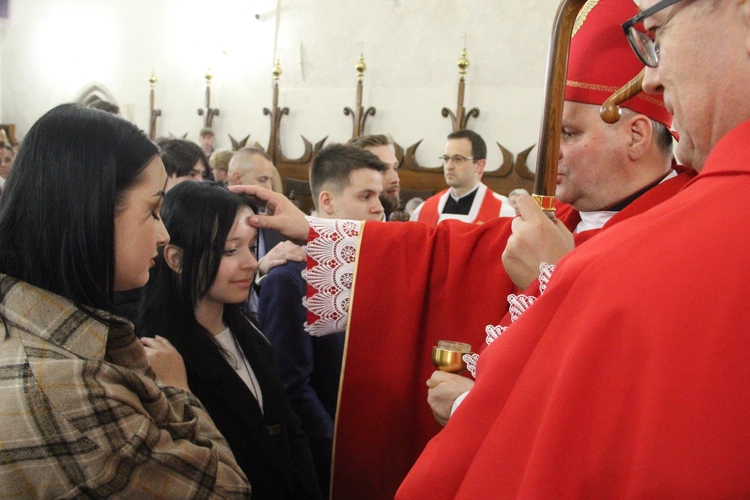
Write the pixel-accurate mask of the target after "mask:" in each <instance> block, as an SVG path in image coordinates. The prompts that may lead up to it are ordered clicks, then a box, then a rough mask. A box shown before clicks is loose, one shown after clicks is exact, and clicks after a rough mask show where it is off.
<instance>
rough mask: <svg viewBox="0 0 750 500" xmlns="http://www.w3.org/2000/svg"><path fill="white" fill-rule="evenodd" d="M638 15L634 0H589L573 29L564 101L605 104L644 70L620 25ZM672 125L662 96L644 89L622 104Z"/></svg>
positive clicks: (669, 125)
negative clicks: (647, 92) (654, 94)
mask: <svg viewBox="0 0 750 500" xmlns="http://www.w3.org/2000/svg"><path fill="white" fill-rule="evenodd" d="M636 14H638V8H637V7H636V5H635V4H634V3H633V0H589V1H588V2H586V5H584V6H583V8H582V9H581V11H580V13H579V14H578V18H577V19H576V22H575V27H574V28H573V38H572V40H571V42H570V59H569V63H568V75H567V76H568V78H567V82H566V86H565V100H566V101H573V102H582V103H586V104H597V105H602V104H604V101H606V100H607V99H608V98H609V97H610V96H611V95H612V94H613V93H614V92H616V91H617V90H618V89H619V88H620V87H622V86H623V85H625V84H626V83H628V82H629V81H630V80H631V79H632V78H633V77H634V76H636V75H637V74H638V73H639V72H640V71H641V70H642V69H643V63H642V62H641V61H640V60H639V59H638V56H636V55H635V54H634V53H633V49H631V48H630V44H629V43H628V40H627V38H626V37H625V34H624V33H623V32H622V28H621V27H620V25H621V24H622V23H624V22H625V21H627V20H628V19H630V18H631V17H633V16H635V15H636ZM620 106H621V107H625V108H629V109H631V110H633V111H635V112H636V113H641V114H644V115H646V116H648V117H649V118H651V119H653V120H656V121H657V122H660V123H663V124H664V125H666V126H667V128H670V127H671V126H672V115H670V114H669V113H668V112H667V109H666V108H665V107H664V100H663V99H662V98H661V96H652V95H648V94H645V93H643V92H641V93H640V94H638V95H637V96H636V97H633V98H632V99H629V100H627V101H625V102H624V103H622V104H620Z"/></svg>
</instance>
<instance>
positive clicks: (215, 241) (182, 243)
mask: <svg viewBox="0 0 750 500" xmlns="http://www.w3.org/2000/svg"><path fill="white" fill-rule="evenodd" d="M244 207H250V208H252V205H250V203H249V202H248V200H247V199H246V198H244V197H242V196H239V195H236V194H233V193H230V192H229V191H227V190H226V189H224V188H222V187H221V186H219V185H217V184H213V183H205V182H200V183H196V182H182V183H180V184H177V185H176V186H175V187H173V188H172V189H171V190H170V191H169V192H168V193H167V195H166V196H165V197H164V203H163V205H162V207H161V217H162V220H163V221H164V225H165V226H166V228H167V231H169V235H170V244H172V245H175V246H177V247H179V248H180V249H181V250H182V257H181V265H180V273H179V274H178V273H176V272H174V271H173V270H172V269H171V268H170V267H169V265H168V264H167V262H166V260H165V259H164V255H163V249H162V250H160V256H159V258H158V259H157V262H156V266H155V267H154V268H153V269H152V273H151V279H149V282H148V285H146V290H145V292H144V294H143V301H142V302H141V310H140V314H139V316H138V320H137V322H136V323H137V325H138V334H139V335H154V334H157V335H161V336H163V337H166V338H167V339H169V340H170V342H172V344H174V346H175V347H176V348H177V350H178V351H179V352H180V354H182V357H183V358H184V359H185V366H187V367H188V371H189V372H192V373H202V374H209V375H210V374H211V373H213V371H214V369H213V366H215V365H214V363H215V362H216V360H217V357H216V355H218V354H219V353H220V351H219V347H218V345H217V344H216V342H215V341H214V339H213V336H212V335H211V334H210V333H209V332H208V331H207V330H206V329H205V328H204V327H203V326H202V325H201V324H200V323H198V320H196V318H195V308H196V306H197V305H198V302H199V301H200V300H201V299H202V298H203V297H205V295H206V294H207V293H208V291H209V289H210V288H211V285H212V284H213V282H214V280H215V279H216V275H217V273H218V272H219V266H220V265H221V259H222V256H223V255H224V244H225V243H226V239H227V237H228V236H229V233H230V231H231V230H232V227H233V226H234V223H235V220H236V219H237V214H238V213H239V212H240V210H241V209H242V208H244ZM224 322H225V323H226V324H227V326H229V328H230V330H231V331H232V334H233V335H235V337H236V336H237V335H238V334H242V332H245V331H247V330H248V328H252V326H250V325H253V326H256V327H257V323H256V322H255V319H254V318H252V317H251V315H250V313H249V311H248V309H247V306H246V304H245V303H241V304H226V305H225V306H224Z"/></svg>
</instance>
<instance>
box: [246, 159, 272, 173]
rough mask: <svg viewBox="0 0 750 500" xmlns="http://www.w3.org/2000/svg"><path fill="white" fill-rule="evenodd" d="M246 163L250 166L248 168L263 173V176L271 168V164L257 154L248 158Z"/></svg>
mask: <svg viewBox="0 0 750 500" xmlns="http://www.w3.org/2000/svg"><path fill="white" fill-rule="evenodd" d="M248 163H249V164H250V165H249V166H250V168H251V169H252V170H255V171H257V172H263V173H264V174H267V173H268V172H270V171H271V167H273V163H271V162H270V161H268V159H267V158H265V157H263V156H261V155H259V154H254V155H252V156H250V158H248Z"/></svg>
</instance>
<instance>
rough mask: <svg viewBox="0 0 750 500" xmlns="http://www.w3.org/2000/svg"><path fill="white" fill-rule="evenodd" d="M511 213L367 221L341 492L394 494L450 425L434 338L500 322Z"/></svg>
mask: <svg viewBox="0 0 750 500" xmlns="http://www.w3.org/2000/svg"><path fill="white" fill-rule="evenodd" d="M692 175H693V174H681V175H679V176H677V177H675V178H672V179H669V180H667V181H665V182H663V183H662V184H659V185H657V186H656V187H654V188H652V189H651V190H650V191H648V192H647V193H645V194H644V195H642V196H641V197H639V198H638V199H637V200H635V201H634V202H633V203H631V204H630V205H629V206H628V207H627V208H625V209H624V210H622V211H621V212H620V213H618V214H617V215H615V216H614V217H613V218H612V219H610V222H608V223H607V224H606V225H605V226H606V227H608V226H610V225H612V224H615V223H617V222H619V221H621V220H625V219H627V218H628V217H630V216H632V215H635V214H639V213H641V212H643V211H644V210H646V209H647V208H649V207H651V206H654V205H656V204H658V203H660V202H662V201H664V200H666V199H668V198H669V197H671V196H673V195H674V194H675V193H676V192H677V191H678V190H679V189H680V188H681V187H682V186H683V185H684V184H685V183H686V182H687V181H688V180H689V179H690V178H691V177H692ZM559 215H560V217H561V219H562V220H563V221H564V222H566V224H567V225H568V227H569V229H570V230H571V231H572V230H573V229H575V227H576V225H577V224H578V222H579V221H580V218H579V217H578V213H577V212H576V211H575V210H572V209H571V208H570V207H569V206H567V205H564V206H561V207H560V211H559ZM511 220H512V219H510V218H500V219H498V218H495V219H493V220H492V221H490V222H488V223H487V224H484V225H481V226H475V225H469V224H463V223H458V222H455V221H445V222H444V223H442V224H440V225H439V226H438V227H437V228H433V227H428V226H425V225H422V224H408V225H403V224H391V223H388V224H382V223H372V222H368V223H366V224H365V226H364V227H365V229H364V232H363V234H362V241H361V242H360V248H363V251H362V252H361V253H360V254H359V256H358V258H357V270H356V276H357V280H361V283H365V285H361V286H358V287H357V286H355V292H354V294H353V297H354V298H353V300H352V307H351V309H350V311H351V318H350V323H349V329H348V331H349V332H350V335H348V337H347V346H346V354H345V358H344V367H343V369H342V372H343V374H344V375H343V381H342V386H341V391H340V399H339V413H338V417H337V424H336V439H335V452H334V473H333V484H334V486H333V490H332V491H333V494H334V496H333V498H344V499H345V498H391V497H393V495H394V494H395V491H396V489H397V488H398V485H399V484H400V483H401V481H402V480H403V478H404V476H405V475H406V473H407V472H408V470H409V468H410V467H411V466H412V465H413V463H414V462H415V460H416V459H417V457H418V456H419V454H420V453H421V452H422V450H423V448H424V446H425V445H426V444H427V442H428V441H429V440H430V438H432V437H433V436H434V435H435V434H436V433H437V432H438V431H439V430H440V429H441V427H440V425H439V424H438V423H437V422H436V421H435V419H434V417H433V415H432V412H431V411H430V407H429V405H427V403H426V386H425V381H426V380H427V379H428V378H429V377H430V375H431V373H432V372H433V371H434V367H433V366H432V364H431V363H430V354H431V350H432V346H434V345H436V344H437V342H438V341H439V340H454V341H460V342H466V343H469V344H471V345H472V347H473V348H474V350H475V352H480V351H482V350H483V349H484V347H485V345H486V344H485V338H486V334H485V329H486V327H487V325H497V324H500V323H501V319H502V318H503V316H504V315H505V314H506V312H507V311H508V302H507V296H508V294H510V293H514V292H518V291H519V290H517V289H516V287H515V286H514V285H513V283H512V281H511V280H510V278H509V277H508V275H507V273H506V272H505V269H504V267H503V264H502V260H501V256H502V253H503V251H504V249H505V245H506V243H507V239H508V237H509V236H510V234H511V231H510V221H511ZM598 231H599V230H591V231H586V232H585V233H582V234H581V235H577V236H576V240H577V242H578V241H579V239H580V241H583V240H584V239H586V238H587V237H586V236H584V235H587V234H589V233H590V235H594V234H597V233H598ZM311 322H312V321H311ZM382 352H388V353H389V357H388V358H387V360H386V361H382V360H380V359H379V356H382V354H378V355H376V354H375V353H382ZM374 430H377V432H375V431H374ZM386 437H387V438H386Z"/></svg>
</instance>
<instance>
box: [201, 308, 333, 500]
mask: <svg viewBox="0 0 750 500" xmlns="http://www.w3.org/2000/svg"><path fill="white" fill-rule="evenodd" d="M248 325H250V324H249V323H248ZM250 326H251V329H248V331H246V332H240V334H238V335H237V339H238V341H239V344H240V347H241V348H242V351H243V352H244V353H245V355H246V356H247V360H248V362H249V363H250V366H251V367H252V369H253V371H254V372H255V376H256V377H257V379H258V383H259V384H260V388H261V392H262V394H263V408H264V412H263V413H261V410H260V406H259V405H258V402H257V400H256V399H255V397H254V396H253V394H252V393H251V392H250V390H249V389H248V387H247V386H246V385H245V383H244V382H243V380H242V379H241V378H240V376H239V375H237V373H236V372H235V371H234V369H233V368H232V367H231V366H230V365H229V363H228V362H227V361H226V360H225V359H224V358H223V357H220V358H219V359H216V360H215V362H214V363H212V365H213V366H215V368H216V369H215V370H212V372H211V373H209V374H207V373H198V372H197V370H196V369H195V367H190V366H188V370H187V373H188V384H189V385H190V389H191V390H192V391H193V393H194V394H195V395H196V396H197V397H198V399H200V400H201V402H202V403H203V405H204V406H205V407H206V410H208V414H209V415H210V416H211V418H212V419H213V420H214V422H215V423H216V427H217V428H218V429H219V431H221V433H222V434H223V435H224V437H225V438H226V440H227V442H228V443H229V447H230V448H231V449H232V452H233V453H234V456H235V458H236V459H237V463H238V465H239V466H240V467H241V468H242V470H243V471H244V472H245V474H246V475H247V477H248V479H249V480H250V484H251V486H252V497H253V499H265V498H267V499H308V498H315V499H318V498H322V494H321V493H320V489H319V488H318V484H317V480H316V475H315V468H314V466H313V462H312V456H311V454H310V449H309V447H308V442H307V437H306V435H305V434H304V432H303V431H302V430H301V428H300V420H299V418H298V417H297V416H296V415H295V414H294V413H293V412H292V410H291V407H290V406H289V401H288V400H287V398H286V395H285V394H284V388H283V386H282V385H281V381H280V379H279V374H278V370H277V368H276V362H275V359H274V354H273V349H272V347H271V345H270V344H269V342H268V340H266V338H265V337H264V336H263V335H262V333H260V331H259V330H257V328H255V327H254V326H252V325H250ZM206 356H212V357H214V356H221V354H220V353H219V352H218V349H217V350H216V352H210V353H209V352H207V353H206ZM186 364H187V363H186Z"/></svg>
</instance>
